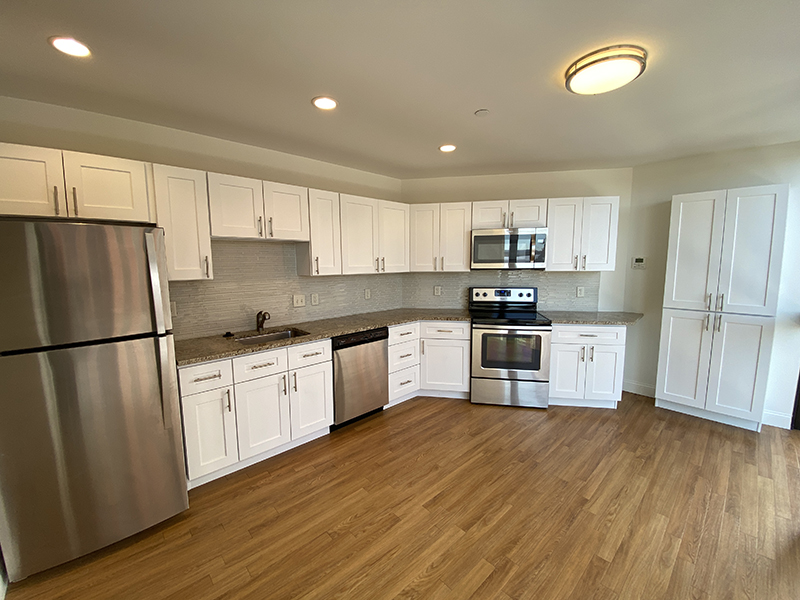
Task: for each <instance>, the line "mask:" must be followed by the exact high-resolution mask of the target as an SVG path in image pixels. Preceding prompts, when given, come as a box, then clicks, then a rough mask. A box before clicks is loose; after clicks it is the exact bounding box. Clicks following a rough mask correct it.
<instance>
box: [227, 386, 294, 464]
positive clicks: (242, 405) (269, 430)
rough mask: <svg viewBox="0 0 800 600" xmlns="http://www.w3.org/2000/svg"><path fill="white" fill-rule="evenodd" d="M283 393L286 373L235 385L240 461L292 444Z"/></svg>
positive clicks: (287, 411) (286, 401) (286, 395)
mask: <svg viewBox="0 0 800 600" xmlns="http://www.w3.org/2000/svg"><path fill="white" fill-rule="evenodd" d="M287 392H288V382H287V374H286V373H282V374H280V375H272V376H270V377H262V378H261V379H254V380H252V381H246V382H244V383H237V384H236V418H237V420H238V425H237V431H238V434H239V458H240V459H241V460H244V459H246V458H250V457H251V456H255V455H256V454H261V453H262V452H266V451H267V450H272V449H273V448H277V447H278V446H282V445H283V444H286V443H288V442H290V441H292V433H291V428H290V423H289V395H288V393H287Z"/></svg>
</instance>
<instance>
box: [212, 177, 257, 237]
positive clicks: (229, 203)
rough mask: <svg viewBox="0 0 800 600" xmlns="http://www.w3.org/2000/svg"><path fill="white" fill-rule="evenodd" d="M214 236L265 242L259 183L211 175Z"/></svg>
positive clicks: (245, 179) (255, 180)
mask: <svg viewBox="0 0 800 600" xmlns="http://www.w3.org/2000/svg"><path fill="white" fill-rule="evenodd" d="M208 200H209V207H210V209H211V235H213V236H214V237H233V238H251V239H264V235H265V234H264V199H263V187H262V182H261V181H259V180H258V179H248V178H247V177H237V176H235V175H222V174H220V173H209V174H208Z"/></svg>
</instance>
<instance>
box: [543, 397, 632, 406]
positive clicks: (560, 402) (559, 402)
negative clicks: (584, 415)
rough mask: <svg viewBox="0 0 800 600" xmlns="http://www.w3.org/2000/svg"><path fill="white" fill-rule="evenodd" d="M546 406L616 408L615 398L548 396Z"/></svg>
mask: <svg viewBox="0 0 800 600" xmlns="http://www.w3.org/2000/svg"><path fill="white" fill-rule="evenodd" d="M547 404H548V406H574V407H578V408H617V402H616V401H615V400H578V399H575V398H549V399H548V402H547Z"/></svg>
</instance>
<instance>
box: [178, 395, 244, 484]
mask: <svg viewBox="0 0 800 600" xmlns="http://www.w3.org/2000/svg"><path fill="white" fill-rule="evenodd" d="M233 405H234V399H233V388H232V387H230V386H229V387H224V388H217V389H215V390H210V391H208V392H201V393H200V394H193V395H191V396H183V397H182V398H181V410H182V412H183V428H184V439H185V441H186V466H187V467H188V473H189V479H197V478H198V477H200V476H202V475H207V474H209V473H212V472H214V471H216V470H218V469H222V468H223V467H227V466H229V465H232V464H233V463H235V462H237V461H238V460H239V453H238V451H237V448H236V417H235V416H234V412H233V411H234V408H233Z"/></svg>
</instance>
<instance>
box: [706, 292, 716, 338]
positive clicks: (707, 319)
mask: <svg viewBox="0 0 800 600" xmlns="http://www.w3.org/2000/svg"><path fill="white" fill-rule="evenodd" d="M710 295H711V294H709V296H710ZM715 318H716V317H715ZM709 321H711V315H706V318H705V322H706V323H705V325H704V326H703V329H705V330H706V331H708V323H709Z"/></svg>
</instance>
